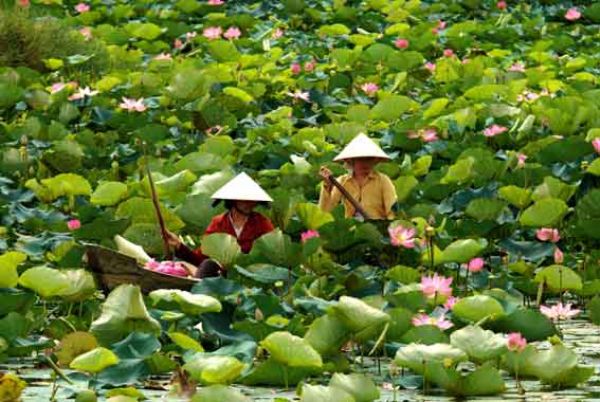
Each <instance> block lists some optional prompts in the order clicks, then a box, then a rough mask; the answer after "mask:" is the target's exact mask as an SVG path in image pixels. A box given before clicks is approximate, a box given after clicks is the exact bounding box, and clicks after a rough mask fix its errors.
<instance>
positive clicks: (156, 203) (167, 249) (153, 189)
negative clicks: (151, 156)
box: [144, 142, 171, 260]
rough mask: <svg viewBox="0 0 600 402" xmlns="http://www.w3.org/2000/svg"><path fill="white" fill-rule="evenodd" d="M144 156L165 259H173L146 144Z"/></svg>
mask: <svg viewBox="0 0 600 402" xmlns="http://www.w3.org/2000/svg"><path fill="white" fill-rule="evenodd" d="M144 156H145V157H146V160H145V164H146V174H147V175H148V183H149V184H150V196H151V197H150V198H152V205H154V212H156V219H157V220H158V226H159V227H160V236H161V237H162V240H163V248H164V251H165V258H167V259H169V260H170V259H171V248H170V247H169V241H168V238H169V236H168V234H167V227H166V225H165V220H164V219H163V216H162V213H161V212H160V203H159V201H158V194H157V193H156V187H154V180H153V179H152V175H151V174H150V166H149V165H148V154H147V153H146V143H145V142H144Z"/></svg>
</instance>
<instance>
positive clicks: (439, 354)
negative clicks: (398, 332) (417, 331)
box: [394, 343, 467, 374]
mask: <svg viewBox="0 0 600 402" xmlns="http://www.w3.org/2000/svg"><path fill="white" fill-rule="evenodd" d="M466 360H467V354H466V353H465V352H463V351H462V350H460V349H458V348H455V347H453V346H451V345H448V344H447V343H434V344H432V345H423V344H419V343H411V344H409V345H406V346H403V347H401V348H400V349H398V351H397V352H396V356H395V357H394V363H395V364H396V365H398V366H400V367H406V368H409V369H411V370H412V371H414V372H415V373H417V374H423V372H424V369H425V364H426V363H432V362H439V363H443V364H444V365H445V366H450V365H456V364H458V363H460V362H463V361H466Z"/></svg>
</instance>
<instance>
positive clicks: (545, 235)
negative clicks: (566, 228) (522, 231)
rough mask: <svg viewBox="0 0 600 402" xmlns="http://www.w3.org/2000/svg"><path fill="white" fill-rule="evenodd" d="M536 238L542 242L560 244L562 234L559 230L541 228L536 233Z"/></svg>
mask: <svg viewBox="0 0 600 402" xmlns="http://www.w3.org/2000/svg"><path fill="white" fill-rule="evenodd" d="M535 237H537V238H538V240H540V241H550V242H552V243H558V241H559V240H560V233H559V232H558V229H552V228H541V229H538V230H536V231H535Z"/></svg>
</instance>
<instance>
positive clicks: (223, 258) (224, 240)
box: [202, 233, 242, 267]
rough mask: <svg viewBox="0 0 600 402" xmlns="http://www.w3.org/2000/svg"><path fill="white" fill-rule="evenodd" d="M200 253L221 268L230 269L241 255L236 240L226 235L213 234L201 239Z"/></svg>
mask: <svg viewBox="0 0 600 402" xmlns="http://www.w3.org/2000/svg"><path fill="white" fill-rule="evenodd" d="M202 253H203V254H204V255H206V256H208V257H210V258H212V259H214V260H216V261H217V262H219V263H220V264H221V265H222V266H223V267H231V266H233V264H234V263H235V261H236V260H237V258H238V257H239V256H240V255H241V253H242V250H241V248H240V245H239V244H238V242H237V239H236V238H235V237H233V236H231V235H230V234H227V233H213V234H210V235H208V236H204V237H203V238H202Z"/></svg>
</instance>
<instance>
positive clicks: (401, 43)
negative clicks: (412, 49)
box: [394, 38, 409, 49]
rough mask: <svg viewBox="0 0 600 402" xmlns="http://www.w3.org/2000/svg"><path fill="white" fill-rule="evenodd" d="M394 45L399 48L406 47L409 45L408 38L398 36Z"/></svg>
mask: <svg viewBox="0 0 600 402" xmlns="http://www.w3.org/2000/svg"><path fill="white" fill-rule="evenodd" d="M394 45H395V46H396V47H397V48H398V49H406V48H407V47H408V45H409V43H408V39H404V38H398V39H396V40H395V41H394Z"/></svg>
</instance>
